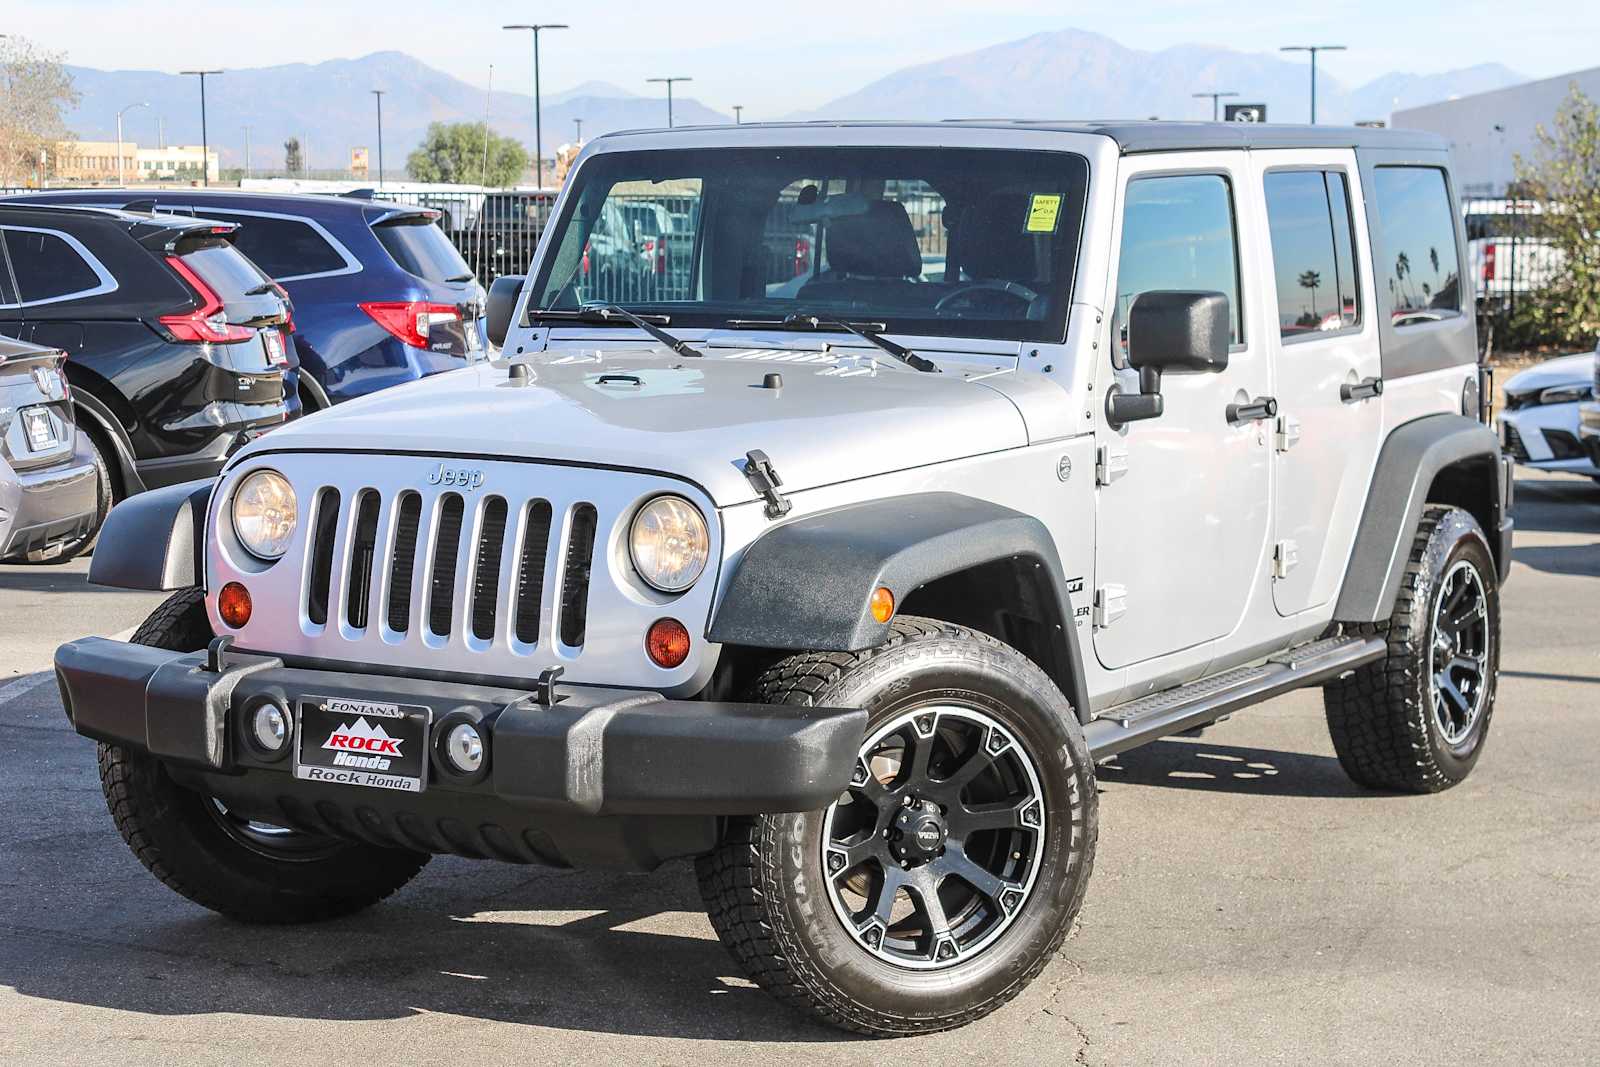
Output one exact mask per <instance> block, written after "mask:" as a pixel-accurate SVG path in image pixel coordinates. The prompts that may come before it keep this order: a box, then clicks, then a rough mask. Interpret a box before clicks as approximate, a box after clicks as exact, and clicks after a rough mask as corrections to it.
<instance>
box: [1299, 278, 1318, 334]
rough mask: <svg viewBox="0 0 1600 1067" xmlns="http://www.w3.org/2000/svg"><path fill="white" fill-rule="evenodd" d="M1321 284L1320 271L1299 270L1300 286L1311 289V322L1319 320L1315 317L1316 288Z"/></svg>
mask: <svg viewBox="0 0 1600 1067" xmlns="http://www.w3.org/2000/svg"><path fill="white" fill-rule="evenodd" d="M1321 285H1322V273H1321V272H1320V271H1314V270H1303V271H1301V272H1300V288H1302V289H1309V290H1311V320H1312V321H1313V322H1317V321H1320V320H1318V319H1317V289H1318V287H1320V286H1321Z"/></svg>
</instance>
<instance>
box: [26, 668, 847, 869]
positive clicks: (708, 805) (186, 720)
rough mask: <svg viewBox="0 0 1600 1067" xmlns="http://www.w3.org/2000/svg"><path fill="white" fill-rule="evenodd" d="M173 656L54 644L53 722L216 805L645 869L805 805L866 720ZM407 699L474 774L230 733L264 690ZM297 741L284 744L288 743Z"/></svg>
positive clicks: (652, 696) (503, 855)
mask: <svg viewBox="0 0 1600 1067" xmlns="http://www.w3.org/2000/svg"><path fill="white" fill-rule="evenodd" d="M215 668H216V669H212V667H211V666H208V654H207V653H203V652H201V653H177V652H169V651H165V650H162V649H156V648H150V647H148V646H145V645H133V644H125V643H123V642H119V641H110V640H106V639H104V638H97V637H90V638H84V639H82V640H79V641H72V642H69V643H67V644H65V645H62V646H61V648H60V649H58V650H57V652H56V678H57V680H58V681H59V683H60V686H61V697H62V703H63V705H64V707H65V708H66V711H67V717H68V718H69V719H70V720H71V721H72V724H73V726H74V728H75V729H77V731H78V732H79V733H81V734H83V735H85V736H86V737H92V738H94V739H96V740H99V741H106V742H110V743H113V744H117V745H121V746H124V747H128V748H133V749H137V750H140V751H143V752H148V753H149V754H151V755H153V756H156V757H157V758H159V759H160V760H162V762H163V763H164V764H165V765H166V766H167V768H168V771H169V772H170V773H172V774H173V776H174V777H175V778H177V779H179V780H180V781H182V782H184V783H185V784H188V785H191V786H193V787H195V788H197V789H201V790H203V791H205V792H207V793H209V794H211V795H212V796H214V797H216V798H217V799H219V800H221V801H222V802H223V803H224V804H226V805H227V806H228V808H229V809H230V810H231V811H235V812H238V813H241V814H245V815H249V816H251V817H253V818H259V819H262V820H264V821H268V822H274V823H279V824H284V825H290V826H295V827H299V828H301V829H305V830H311V831H315V832H320V833H329V834H335V835H338V836H344V837H350V838H356V839H361V840H367V841H371V842H374V843H377V844H383V845H390V846H401V847H408V848H415V849H419V850H422V851H428V852H453V853H459V854H463V855H469V856H483V857H487V858H495V859H505V860H511V861H515V862H543V863H553V864H557V865H572V866H605V867H627V868H643V869H648V868H650V867H654V866H656V865H658V864H659V863H660V862H662V861H663V860H666V859H670V858H674V857H677V856H688V855H695V854H697V853H700V852H704V851H707V850H708V849H710V848H711V847H712V846H713V845H714V844H715V842H716V837H717V833H718V820H719V818H721V817H724V816H730V815H749V814H761V813H768V812H785V811H812V810H815V809H818V808H822V807H825V806H826V805H827V804H828V803H830V802H831V801H832V800H833V799H834V798H835V797H837V796H838V795H839V794H840V793H841V792H842V791H843V790H844V788H845V786H846V784H847V782H848V779H849V776H850V772H851V769H852V766H853V764H854V760H855V754H856V751H857V748H858V746H859V745H860V742H861V737H862V732H863V730H864V728H865V724H866V714H865V713H864V712H862V711H860V710H857V709H835V708H802V707H790V706H774V705H766V704H734V703H710V702H702V701H683V700H667V699H664V698H663V697H662V696H661V695H660V694H658V693H651V692H641V691H638V690H622V689H603V688H598V687H588V686H557V687H555V695H556V697H557V699H556V700H555V702H553V703H550V704H541V703H539V702H537V700H536V699H535V693H534V692H532V691H520V690H515V689H504V688H495V687H489V686H480V685H471V684H464V683H452V682H438V681H422V680H416V679H410V678H395V677H388V676H382V675H360V674H344V673H335V672H332V671H314V670H303V669H299V668H294V667H286V666H284V665H283V663H282V662H281V661H280V660H278V659H275V658H272V657H266V656H252V655H243V654H234V653H225V654H223V655H222V656H221V657H220V662H219V663H218V664H216V665H215ZM312 696H316V697H348V698H351V699H358V700H369V701H392V702H396V703H404V704H412V705H420V706H423V707H427V708H429V709H431V711H432V713H433V714H432V722H433V723H434V734H435V736H434V737H432V738H430V742H437V740H438V737H437V735H438V734H439V733H441V732H442V731H441V730H440V729H439V724H440V720H442V719H446V717H447V716H449V717H450V718H449V719H448V720H447V721H452V722H453V721H459V719H460V718H461V715H460V714H457V715H452V714H451V713H453V712H459V713H463V714H465V715H467V716H468V717H470V718H472V719H474V720H476V721H478V722H479V724H480V730H481V732H482V733H483V734H484V736H485V740H486V742H487V743H486V749H487V752H488V758H487V761H486V766H485V771H484V773H483V774H482V775H481V777H479V778H478V779H477V780H468V779H466V778H463V777H462V776H460V775H457V774H455V773H454V772H453V771H452V769H451V768H450V766H449V765H448V763H446V762H445V761H444V760H443V758H442V757H441V756H440V754H439V752H438V745H437V744H436V743H432V744H430V746H429V747H430V754H431V764H430V768H429V773H428V775H427V786H426V788H425V789H423V790H422V791H421V792H419V793H398V792H392V791H389V790H382V789H372V788H364V787H360V786H353V785H339V784H331V783H326V782H314V781H308V780H302V779H298V778H295V777H294V776H293V775H292V774H291V771H290V763H291V759H290V758H288V757H279V758H278V759H276V760H273V759H267V758H263V757H262V756H261V755H260V754H259V752H258V751H257V750H256V749H255V748H254V747H253V746H251V745H249V744H247V743H245V740H244V738H245V734H244V729H245V726H244V718H245V714H246V712H248V711H251V710H253V709H254V708H255V707H256V706H258V705H259V704H260V703H261V702H262V701H264V700H272V701H275V702H277V703H278V704H279V705H280V706H281V707H283V708H285V709H289V710H291V711H292V709H294V708H295V707H296V705H297V703H298V701H299V700H300V699H301V698H302V697H312ZM295 743H297V741H291V747H292V745H293V744H295Z"/></svg>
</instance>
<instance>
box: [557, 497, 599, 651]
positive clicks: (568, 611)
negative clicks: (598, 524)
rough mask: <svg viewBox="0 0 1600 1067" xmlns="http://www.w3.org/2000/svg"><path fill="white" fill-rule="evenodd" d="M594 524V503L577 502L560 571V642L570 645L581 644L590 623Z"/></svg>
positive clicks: (573, 510)
mask: <svg viewBox="0 0 1600 1067" xmlns="http://www.w3.org/2000/svg"><path fill="white" fill-rule="evenodd" d="M594 528H595V510H594V505H593V504H579V505H578V506H577V507H575V508H573V509H572V532H571V533H570V534H569V535H568V536H567V565H566V567H565V568H564V569H563V570H562V572H561V643H562V644H564V645H567V646H568V647H569V648H577V647H579V646H581V645H582V644H583V638H584V634H585V632H586V631H587V629H588V625H589V568H590V565H591V564H593V562H594Z"/></svg>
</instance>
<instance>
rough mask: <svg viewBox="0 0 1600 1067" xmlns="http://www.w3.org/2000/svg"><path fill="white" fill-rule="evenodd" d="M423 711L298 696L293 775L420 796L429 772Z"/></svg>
mask: <svg viewBox="0 0 1600 1067" xmlns="http://www.w3.org/2000/svg"><path fill="white" fill-rule="evenodd" d="M432 714H433V713H432V712H431V711H430V710H429V709H428V708H424V707H418V706H417V705H415V704H390V703H387V702H385V701H381V700H357V699H354V698H351V697H313V696H308V697H302V698H301V700H300V704H299V707H298V709H297V710H296V714H295V719H296V730H295V734H296V736H297V738H298V740H297V741H296V742H295V760H294V776H295V777H296V778H303V779H305V780H307V781H312V782H328V783H330V784H333V785H360V786H368V787H370V788H373V789H395V790H399V791H401V792H405V793H420V792H421V791H422V787H423V785H424V784H426V778H427V770H428V725H429V722H430V720H431V718H432Z"/></svg>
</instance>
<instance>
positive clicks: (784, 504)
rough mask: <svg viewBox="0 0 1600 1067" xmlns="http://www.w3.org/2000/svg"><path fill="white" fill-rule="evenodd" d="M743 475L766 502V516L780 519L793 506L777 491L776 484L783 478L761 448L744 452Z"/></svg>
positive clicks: (781, 481)
mask: <svg viewBox="0 0 1600 1067" xmlns="http://www.w3.org/2000/svg"><path fill="white" fill-rule="evenodd" d="M744 476H745V478H747V479H749V482H750V485H751V487H752V488H754V489H755V491H756V492H758V493H760V494H761V497H762V499H763V500H765V501H766V502H767V518H769V519H781V518H783V517H784V516H785V515H787V514H789V509H790V508H792V507H794V504H793V502H792V501H790V500H789V498H788V497H786V496H784V495H783V494H782V493H780V492H778V486H780V485H782V484H783V479H782V478H780V477H778V472H777V471H776V470H774V469H773V466H772V460H770V459H768V458H767V454H766V453H765V452H763V451H761V449H759V448H757V449H753V450H752V451H749V452H746V453H745V454H744Z"/></svg>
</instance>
